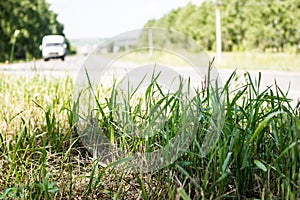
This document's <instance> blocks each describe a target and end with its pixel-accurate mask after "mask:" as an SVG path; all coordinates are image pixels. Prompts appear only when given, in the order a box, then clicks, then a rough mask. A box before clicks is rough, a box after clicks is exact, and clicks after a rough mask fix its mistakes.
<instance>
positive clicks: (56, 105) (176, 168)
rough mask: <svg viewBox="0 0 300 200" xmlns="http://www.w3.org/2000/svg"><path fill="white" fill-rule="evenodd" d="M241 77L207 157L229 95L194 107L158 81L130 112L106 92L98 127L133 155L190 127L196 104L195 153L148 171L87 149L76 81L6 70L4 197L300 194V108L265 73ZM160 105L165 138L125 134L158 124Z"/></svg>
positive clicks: (230, 84)
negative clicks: (265, 84)
mask: <svg viewBox="0 0 300 200" xmlns="http://www.w3.org/2000/svg"><path fill="white" fill-rule="evenodd" d="M237 79H238V78H237V77H236V74H235V73H234V72H233V74H232V76H231V77H230V79H229V80H228V81H227V82H226V83H225V86H224V90H223V91H222V93H223V97H224V116H223V117H224V126H223V127H222V130H221V132H220V135H219V137H218V139H216V140H215V141H214V143H213V148H212V149H211V151H209V152H208V154H207V155H206V156H204V157H203V148H201V145H202V144H203V141H204V138H205V136H206V134H207V130H208V129H209V125H210V124H211V122H212V121H214V117H215V115H213V112H212V110H213V109H216V108H220V107H219V105H218V104H217V102H218V101H215V99H214V98H216V97H217V95H216V94H219V92H221V91H219V92H217V91H216V90H212V89H211V88H210V87H209V86H207V88H205V90H204V91H198V92H197V93H196V96H195V97H194V98H193V99H192V100H191V102H190V103H191V104H189V103H188V102H185V103H182V102H181V101H178V98H176V97H178V96H179V97H180V95H181V93H180V90H179V91H177V92H178V93H176V92H175V93H173V94H171V93H170V94H167V95H165V94H163V93H161V91H162V90H161V88H160V87H159V85H157V84H156V83H155V81H153V83H152V85H150V86H149V87H148V88H147V89H146V90H145V92H144V93H142V96H141V97H140V98H141V100H140V101H133V100H136V99H139V97H137V96H135V97H134V96H132V99H127V100H128V101H124V104H121V106H122V109H123V110H126V109H127V110H126V111H128V112H117V111H118V109H116V108H118V106H120V105H119V104H117V103H118V102H117V101H116V96H117V95H119V94H118V91H117V90H116V89H114V87H113V88H109V89H105V90H103V89H101V88H100V89H99V90H97V91H98V92H97V93H96V97H97V100H98V102H99V104H97V105H96V106H95V108H96V112H97V113H98V114H97V116H98V117H97V120H98V121H97V122H98V125H99V127H100V128H101V130H102V131H103V132H105V134H106V135H107V136H109V138H110V139H111V142H114V143H115V144H117V145H119V146H120V147H122V148H123V150H127V151H128V152H129V153H130V152H145V151H152V150H153V149H158V148H160V145H166V144H167V143H168V142H169V139H170V138H172V137H174V136H175V135H176V133H177V131H178V130H179V129H180V128H182V127H180V126H179V125H178V124H179V123H178V121H180V120H181V121H183V122H184V120H185V119H186V118H185V116H186V115H185V111H186V110H185V109H187V108H188V109H196V111H197V112H195V113H196V114H197V116H198V120H195V121H194V123H196V122H197V124H198V126H197V130H196V133H197V134H196V135H195V137H193V138H192V143H191V145H190V146H189V147H188V149H187V151H186V152H184V153H183V155H182V156H181V157H180V158H179V159H177V160H176V161H175V162H174V163H173V164H171V165H169V166H167V167H165V168H163V169H160V170H158V171H152V172H149V173H144V174H140V173H136V172H134V171H122V170H118V169H117V168H116V166H115V165H111V166H108V167H103V166H102V164H101V163H100V162H98V161H97V160H94V159H93V156H92V155H91V154H90V153H89V152H88V150H87V149H86V148H85V146H84V145H82V142H81V140H80V136H79V135H78V124H76V122H77V121H76V117H77V115H76V113H74V111H75V110H76V105H75V106H74V105H73V102H72V91H73V83H72V80H71V79H70V78H65V79H56V78H47V79H45V78H43V77H40V76H39V75H37V76H36V77H34V78H32V79H26V78H18V79H15V78H14V77H12V76H7V75H5V76H4V75H1V78H0V95H1V103H0V107H1V109H0V124H1V127H0V199H1V198H3V199H6V198H9V199H15V198H17V199H41V198H43V199H71V198H79V197H81V198H83V199H86V198H88V199H92V198H93V199H95V198H97V199H138V198H140V199H180V198H182V199H223V198H226V199H245V198H251V199H254V198H256V199H299V198H300V151H299V150H300V114H299V112H300V105H299V104H298V105H297V106H296V107H292V106H291V105H290V101H289V99H287V98H286V96H285V95H284V91H281V90H280V88H276V87H275V88H268V89H265V90H261V88H260V85H259V83H260V79H258V80H252V78H251V77H250V76H249V75H248V74H246V81H245V82H244V84H242V85H240V84H239V85H237V84H236V81H237ZM216 92H217V93H216ZM157 94H158V95H157ZM130 100H132V101H130ZM158 105H159V106H158ZM186 105H192V107H185V106H186ZM124 107H125V108H124ZM158 107H159V108H161V110H157V108H158ZM102 111H103V112H102ZM129 111H130V112H129ZM156 111H159V113H160V116H163V117H164V119H166V120H167V121H168V123H166V124H163V127H162V128H161V132H159V133H158V135H157V136H155V137H154V136H153V137H150V138H149V139H148V140H147V141H146V140H143V139H137V138H135V137H133V135H124V133H128V132H126V131H125V127H126V120H124V119H129V121H131V122H132V121H133V122H135V123H136V124H138V125H139V127H142V128H143V124H147V123H148V124H152V123H154V122H155V118H154V119H153V118H152V117H149V116H152V115H151V114H153V112H156ZM220 113H222V112H220ZM183 124H184V123H183ZM132 128H134V127H132Z"/></svg>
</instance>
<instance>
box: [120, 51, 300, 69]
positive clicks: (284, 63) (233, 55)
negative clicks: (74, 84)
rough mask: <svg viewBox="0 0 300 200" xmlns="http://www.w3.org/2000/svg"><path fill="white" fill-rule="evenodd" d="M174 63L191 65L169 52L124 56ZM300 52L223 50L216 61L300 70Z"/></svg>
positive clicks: (235, 65) (225, 65)
mask: <svg viewBox="0 0 300 200" xmlns="http://www.w3.org/2000/svg"><path fill="white" fill-rule="evenodd" d="M208 55H209V56H210V57H215V56H216V53H215V52H208ZM153 60H155V61H156V62H157V63H161V64H166V65H172V66H190V64H189V63H187V62H186V61H185V60H183V59H182V58H180V57H178V56H175V55H173V54H170V53H169V52H163V51H156V52H155V53H154V54H152V55H149V54H148V52H145V51H144V52H135V53H131V54H129V55H127V56H125V57H124V61H128V62H132V61H134V62H136V63H144V62H151V61H152V62H153ZM299 63H300V53H297V54H296V53H271V52H266V53H261V52H255V51H253V52H222V61H221V63H216V66H217V67H218V68H220V69H222V68H225V69H240V70H258V71H259V70H277V71H291V72H299V71H300V64H299Z"/></svg>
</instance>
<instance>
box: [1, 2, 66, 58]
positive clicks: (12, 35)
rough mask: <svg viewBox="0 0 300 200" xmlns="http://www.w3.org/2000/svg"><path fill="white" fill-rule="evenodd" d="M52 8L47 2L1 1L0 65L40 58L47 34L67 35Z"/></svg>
mask: <svg viewBox="0 0 300 200" xmlns="http://www.w3.org/2000/svg"><path fill="white" fill-rule="evenodd" d="M49 7H50V5H49V4H48V3H47V2H46V0H2V1H0V62H4V61H7V60H13V59H32V58H38V57H40V56H41V52H40V50H39V45H40V44H41V40H42V37H43V36H44V35H46V34H61V35H64V33H63V32H64V26H63V24H61V23H60V22H58V21H57V14H55V13H54V12H53V11H51V10H50V9H49ZM68 46H70V45H68Z"/></svg>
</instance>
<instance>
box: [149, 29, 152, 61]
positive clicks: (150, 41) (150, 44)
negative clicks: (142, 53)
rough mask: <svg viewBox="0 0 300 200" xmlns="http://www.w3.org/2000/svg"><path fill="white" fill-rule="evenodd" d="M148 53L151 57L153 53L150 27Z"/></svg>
mask: <svg viewBox="0 0 300 200" xmlns="http://www.w3.org/2000/svg"><path fill="white" fill-rule="evenodd" d="M148 54H149V56H150V57H151V56H152V54H153V35H152V29H151V28H149V29H148Z"/></svg>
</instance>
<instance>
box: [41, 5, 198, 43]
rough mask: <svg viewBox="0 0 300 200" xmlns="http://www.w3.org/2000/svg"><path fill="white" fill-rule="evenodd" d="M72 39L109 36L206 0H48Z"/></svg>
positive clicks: (65, 31)
mask: <svg viewBox="0 0 300 200" xmlns="http://www.w3.org/2000/svg"><path fill="white" fill-rule="evenodd" d="M46 1H47V2H48V3H49V4H50V9H51V10H52V11H54V12H55V13H56V14H58V18H57V19H58V21H59V22H61V23H62V24H64V27H65V29H64V33H65V35H66V37H68V38H69V39H80V38H107V37H113V36H115V35H117V34H120V33H122V32H125V31H130V30H133V29H139V28H142V27H143V26H144V24H145V23H146V22H147V21H148V20H149V19H158V18H160V17H162V16H163V15H164V14H167V13H168V12H169V11H171V10H172V9H175V8H178V7H183V6H185V5H186V4H188V3H189V2H191V3H193V4H195V5H200V3H201V2H202V1H203V0H46Z"/></svg>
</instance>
